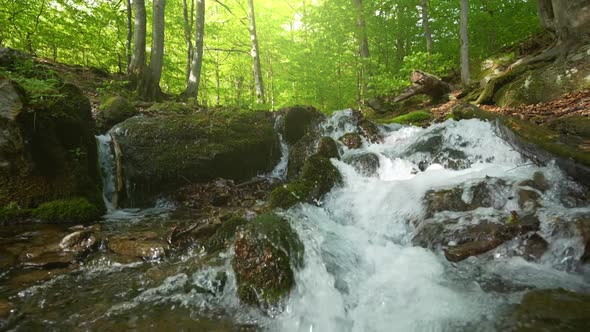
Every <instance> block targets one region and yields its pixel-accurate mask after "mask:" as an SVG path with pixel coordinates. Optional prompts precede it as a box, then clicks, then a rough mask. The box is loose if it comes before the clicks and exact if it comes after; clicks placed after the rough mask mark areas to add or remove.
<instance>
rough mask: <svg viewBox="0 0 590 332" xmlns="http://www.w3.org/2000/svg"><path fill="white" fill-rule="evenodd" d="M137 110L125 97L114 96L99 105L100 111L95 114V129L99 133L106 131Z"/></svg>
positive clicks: (133, 114)
mask: <svg viewBox="0 0 590 332" xmlns="http://www.w3.org/2000/svg"><path fill="white" fill-rule="evenodd" d="M137 114H138V112H137V110H136V109H135V106H133V104H131V103H130V102H129V101H128V100H127V99H126V98H124V97H121V96H115V97H111V98H109V99H107V100H106V101H105V102H104V103H102V104H101V105H100V112H99V113H98V115H97V116H96V129H97V131H98V132H99V133H101V134H102V133H106V132H107V131H109V129H111V128H112V127H113V126H114V125H116V124H118V123H121V122H123V121H125V120H127V119H129V118H130V117H132V116H135V115H137Z"/></svg>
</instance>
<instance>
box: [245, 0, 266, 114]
mask: <svg viewBox="0 0 590 332" xmlns="http://www.w3.org/2000/svg"><path fill="white" fill-rule="evenodd" d="M248 6H249V7H250V15H249V18H250V41H251V42H252V51H251V52H250V55H251V56H252V61H253V62H254V86H255V89H256V100H257V101H258V102H259V103H264V83H263V82H262V69H261V67H260V48H259V46H258V36H257V34H256V17H255V15H254V0H248Z"/></svg>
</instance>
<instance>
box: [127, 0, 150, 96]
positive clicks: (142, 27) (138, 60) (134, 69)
mask: <svg viewBox="0 0 590 332" xmlns="http://www.w3.org/2000/svg"><path fill="white" fill-rule="evenodd" d="M133 8H134V9H135V21H134V24H135V28H134V30H133V55H132V57H131V63H130V64H129V68H128V70H127V74H128V76H129V80H130V82H131V85H132V87H134V88H135V87H136V86H137V84H138V81H139V79H140V77H141V76H143V73H144V71H145V60H146V57H145V46H146V42H145V40H146V14H145V1H144V0H134V1H133Z"/></svg>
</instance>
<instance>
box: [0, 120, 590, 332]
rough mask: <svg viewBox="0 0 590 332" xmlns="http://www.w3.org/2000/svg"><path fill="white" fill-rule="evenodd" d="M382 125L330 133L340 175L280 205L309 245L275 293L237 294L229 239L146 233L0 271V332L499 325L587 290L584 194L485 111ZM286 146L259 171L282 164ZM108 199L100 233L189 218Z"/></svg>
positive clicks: (324, 129)
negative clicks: (167, 249) (204, 241)
mask: <svg viewBox="0 0 590 332" xmlns="http://www.w3.org/2000/svg"><path fill="white" fill-rule="evenodd" d="M354 122H355V119H354V116H353V112H352V111H350V110H346V111H339V112H335V113H334V114H333V115H332V116H331V117H329V118H327V119H326V120H324V121H323V123H321V125H320V130H321V133H322V134H323V135H324V136H330V137H333V138H335V139H338V138H340V137H341V136H343V135H344V134H346V133H350V132H354V131H355V130H357V129H356V124H355V123H354ZM379 130H380V131H381V132H382V134H383V141H382V142H378V143H370V142H369V141H367V140H364V141H363V142H362V147H361V148H360V149H354V150H353V149H348V148H347V147H345V146H344V145H343V144H342V143H338V148H339V150H340V154H341V160H337V159H332V160H331V162H332V163H333V164H334V165H335V166H336V168H337V169H338V170H339V172H340V173H341V174H342V183H341V185H338V186H336V187H334V188H333V189H332V190H331V191H330V192H329V193H328V194H327V195H326V196H325V197H324V198H323V199H322V200H321V201H317V202H315V204H310V203H301V204H297V205H295V206H293V207H291V208H289V209H287V210H280V211H281V212H278V213H279V214H280V215H281V216H283V217H285V218H286V219H287V220H288V221H289V223H290V225H291V227H292V228H293V229H294V230H295V231H296V233H297V235H298V236H299V238H300V239H301V242H302V243H303V245H304V248H305V249H304V255H303V256H304V257H303V262H304V263H303V264H302V265H301V266H300V267H299V268H295V270H294V272H295V273H294V279H295V285H296V286H295V288H294V289H293V290H292V291H291V293H290V294H289V296H288V297H287V298H285V299H284V300H283V301H281V302H280V303H279V304H277V305H276V306H271V307H266V308H264V310H261V309H258V308H255V307H252V306H247V305H243V304H240V301H239V299H238V296H237V286H236V278H235V274H234V270H233V269H232V265H231V262H230V261H231V257H232V256H233V255H234V246H232V247H230V248H229V249H228V250H226V251H224V252H222V253H220V254H216V255H215V256H214V257H208V256H207V255H206V253H204V252H203V250H202V249H201V248H199V247H198V246H193V247H190V248H189V249H187V250H181V251H177V252H172V253H170V254H168V255H167V256H166V257H164V255H161V253H160V252H159V251H158V249H157V248H158V247H157V246H155V247H152V250H154V251H153V252H152V254H153V255H152V257H151V259H145V260H142V261H132V262H126V261H124V260H121V259H120V258H117V257H115V255H113V253H112V252H110V251H109V250H108V249H107V248H106V245H105V244H104V243H102V244H100V246H99V248H98V250H96V251H94V252H91V253H90V254H89V255H88V256H87V257H85V258H84V259H83V260H81V261H80V263H79V264H78V265H77V266H76V267H75V268H71V267H65V266H64V267H61V266H60V267H58V268H59V269H65V270H66V271H62V273H58V275H57V276H56V277H52V276H51V272H47V271H46V270H38V269H30V268H27V267H22V266H14V267H12V268H10V269H6V270H1V271H3V272H2V273H1V274H0V281H1V282H0V295H1V296H0V298H8V299H9V300H10V302H11V303H12V309H11V310H12V314H11V315H10V318H9V319H8V320H7V321H6V322H5V323H3V324H4V325H0V330H4V329H5V330H11V331H36V330H39V331H40V330H43V331H63V330H71V331H77V330H80V331H82V330H93V331H94V330H104V331H106V330H129V329H131V330H137V331H147V330H153V331H170V330H185V331H254V330H268V331H313V332H315V331H322V332H324V331H326V332H327V331H509V330H522V329H526V328H527V327H532V328H533V329H534V328H539V326H541V327H542V326H543V325H535V324H539V323H540V324H545V323H547V322H548V321H541V322H539V321H534V320H532V321H527V320H526V317H524V316H522V313H523V312H526V310H527V308H526V307H523V306H525V305H527V304H528V305H531V306H533V307H534V306H535V305H536V304H537V303H549V302H547V301H550V300H546V298H545V297H544V296H545V295H546V293H543V290H553V289H560V288H562V289H567V290H568V291H567V292H566V291H565V290H563V292H564V294H562V296H561V299H562V300H563V299H565V300H567V298H568V297H572V296H573V297H575V295H571V294H574V293H587V292H589V291H590V273H589V272H590V271H588V266H587V265H586V266H584V265H582V262H581V257H582V256H583V254H584V245H583V242H582V238H581V236H580V235H579V234H580V233H579V230H578V229H577V228H576V225H577V222H578V220H580V219H583V218H588V215H590V205H588V201H587V200H585V199H581V198H580V197H583V194H582V193H583V190H584V189H583V188H582V187H581V186H580V185H578V184H576V183H574V182H572V181H571V180H569V179H568V177H567V176H566V175H565V174H564V172H563V171H562V170H560V168H559V167H558V166H556V165H555V164H554V163H548V164H547V165H538V164H536V163H533V162H531V161H530V160H528V159H526V158H525V157H523V155H521V154H520V153H519V152H518V151H517V150H516V149H515V148H514V147H513V146H512V145H511V144H509V142H507V141H506V140H504V139H502V138H501V137H500V135H498V133H497V128H496V125H495V124H493V123H489V122H483V121H480V120H476V119H473V120H463V121H454V120H448V121H446V122H444V123H439V124H434V125H432V126H430V127H427V128H420V127H411V126H401V125H397V124H392V125H383V126H381V127H380V128H379ZM98 141H99V143H100V145H101V146H102V148H99V153H100V156H99V157H100V160H101V166H102V169H103V180H104V184H105V185H104V188H105V197H108V200H112V199H113V186H114V181H116V180H117V179H116V174H113V169H114V167H113V160H114V157H113V156H112V155H110V153H111V151H112V150H111V149H109V148H105V146H106V147H108V144H109V141H108V139H107V138H105V136H102V137H101V136H99V137H98ZM282 147H283V149H282V153H283V157H282V159H281V161H280V162H279V164H278V165H277V167H276V168H275V170H274V171H273V172H272V173H270V174H268V175H266V177H267V178H273V177H274V178H281V177H282V176H284V174H285V173H286V167H287V162H286V160H287V155H286V154H287V153H289V151H288V150H289V149H288V147H287V145H286V144H284V142H283V145H282ZM109 205H110V207H111V208H110V209H109V212H108V213H107V214H106V215H105V216H104V217H103V220H102V221H100V223H99V224H98V225H96V226H92V227H97V230H96V232H97V233H99V234H101V237H102V238H107V237H108V238H113V237H117V236H128V235H129V234H136V236H139V235H137V234H140V235H141V236H144V237H145V238H146V239H148V240H149V239H150V238H153V237H155V236H154V235H151V234H156V236H157V235H161V234H166V233H168V232H169V231H170V229H172V228H173V227H175V226H178V225H190V224H191V222H192V221H193V220H194V219H195V218H196V217H195V216H194V215H192V214H191V213H192V212H190V210H188V209H186V208H184V207H176V206H175V205H174V204H172V203H170V202H167V201H164V200H161V201H160V202H159V203H158V205H157V206H156V207H154V208H151V209H142V210H139V209H119V210H117V209H114V208H113V206H116V204H115V205H113V204H112V202H109V204H107V206H109ZM70 226H72V225H63V224H57V225H48V226H42V227H41V226H39V225H35V224H23V225H15V226H7V227H4V228H1V229H0V244H1V245H2V247H3V248H9V247H13V248H14V247H19V246H21V247H22V246H29V247H32V246H39V245H45V244H48V243H51V242H52V241H56V239H57V241H59V239H61V238H62V237H63V236H64V235H65V234H67V233H69V232H71V231H72V230H73V229H71V228H70ZM68 228H70V229H68ZM154 248H156V249H154ZM477 254H479V255H477ZM58 271H59V270H58ZM33 280H34V282H33ZM39 280H41V281H39ZM43 280H44V281H43ZM532 291H538V293H536V296H537V298H536V299H537V300H535V298H534V296H531V295H530V294H531V292H532ZM547 292H548V293H547V294H549V295H547V296H548V297H549V296H550V294H551V292H558V295H559V292H560V291H547ZM571 292H574V293H571ZM525 294H529V295H528V297H527V295H525ZM532 294H535V293H534V292H532ZM544 294H545V295H544ZM558 297H559V296H558ZM543 301H545V302H543ZM586 301H587V300H586ZM566 302H567V301H566ZM519 304H520V305H519ZM0 305H2V303H0ZM569 308H571V307H568V306H566V305H564V306H561V308H559V307H554V308H552V309H551V310H552V312H553V316H552V318H551V320H549V323H551V324H552V325H551V326H554V327H555V326H566V327H568V328H572V327H573V328H574V329H576V328H578V329H580V330H583V328H584V325H583V324H585V322H586V323H587V320H586V321H585V322H584V321H581V322H580V321H576V318H571V317H570V316H571V315H572V311H571V309H569ZM576 308H577V309H578V310H585V309H583V308H588V304H587V302H586V303H580V304H579V305H576ZM523 317H524V318H523ZM586 318H587V315H586ZM0 324H2V323H0ZM527 324H532V325H527ZM560 324H561V325H560ZM576 324H577V325H576Z"/></svg>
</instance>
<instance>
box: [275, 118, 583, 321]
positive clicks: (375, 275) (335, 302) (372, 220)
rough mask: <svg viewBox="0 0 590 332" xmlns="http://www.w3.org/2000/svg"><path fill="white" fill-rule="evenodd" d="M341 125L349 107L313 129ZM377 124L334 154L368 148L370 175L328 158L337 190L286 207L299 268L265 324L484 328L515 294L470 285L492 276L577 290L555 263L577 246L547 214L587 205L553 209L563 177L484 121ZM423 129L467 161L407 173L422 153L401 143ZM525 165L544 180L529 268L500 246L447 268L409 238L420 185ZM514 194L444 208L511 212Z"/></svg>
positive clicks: (524, 173) (521, 174)
mask: <svg viewBox="0 0 590 332" xmlns="http://www.w3.org/2000/svg"><path fill="white" fill-rule="evenodd" d="M350 121H352V120H351V118H350V111H344V112H340V113H337V114H336V115H335V116H333V117H332V118H331V119H330V120H329V121H328V122H327V123H326V124H324V126H323V127H324V129H326V128H328V130H327V132H326V133H327V134H329V135H330V136H332V137H334V138H338V137H339V136H341V135H343V134H344V133H346V131H350V130H351V125H350V123H349V122H350ZM389 130H390V132H388V133H386V136H385V142H384V143H383V144H368V143H367V142H365V144H364V146H363V148H362V149H361V150H360V151H358V150H355V151H352V150H350V151H344V155H343V159H344V160H346V157H347V155H351V154H362V153H366V152H371V153H375V154H377V155H378V157H379V161H380V167H379V168H378V170H377V172H376V174H374V175H373V176H370V177H367V176H364V175H363V174H361V173H359V172H358V171H357V170H355V169H354V168H353V167H351V166H350V165H347V164H346V163H344V162H342V161H335V160H333V163H334V164H335V165H336V166H337V167H338V169H339V170H340V172H341V173H342V174H343V177H344V184H343V186H341V187H338V188H335V189H334V190H333V191H332V192H331V193H330V194H328V196H327V197H326V198H325V199H324V202H323V205H322V206H321V207H316V206H312V205H309V204H305V205H301V206H298V207H294V208H292V209H291V210H289V211H288V212H287V213H286V216H287V217H288V218H289V220H290V221H291V224H292V226H294V227H295V228H296V229H297V231H298V233H299V235H300V236H301V237H302V240H303V242H304V243H305V253H306V255H305V261H306V263H305V267H304V268H303V269H302V270H301V271H299V272H298V273H297V288H296V289H295V291H294V292H293V293H292V295H291V297H290V299H289V300H288V304H287V306H286V310H285V312H284V313H282V314H281V315H279V316H278V317H277V318H276V319H275V320H274V321H272V322H269V325H268V327H269V329H270V330H280V331H322V332H324V331H444V330H449V331H455V330H466V331H474V330H483V331H487V330H493V329H494V326H495V325H494V324H495V322H496V320H497V319H499V318H501V316H502V315H503V312H502V309H503V308H504V305H505V304H508V303H517V302H518V301H519V300H520V296H522V292H515V293H511V294H502V293H501V292H494V291H486V290H484V289H483V288H484V287H483V286H482V285H481V283H485V282H486V281H488V282H491V280H494V279H497V281H498V282H499V283H504V282H505V283H510V284H516V285H518V286H523V288H527V287H541V288H551V287H565V288H570V289H578V290H579V289H586V290H587V289H588V286H589V284H588V281H589V280H588V278H586V279H584V277H583V276H581V275H579V274H573V273H568V272H565V271H564V270H565V269H566V267H564V265H563V264H562V263H563V261H564V260H568V259H569V260H570V261H571V260H574V261H575V260H577V259H578V258H579V257H580V255H581V250H582V247H581V244H580V242H577V241H575V240H574V241H572V240H562V239H560V238H559V235H556V234H555V232H553V231H554V229H553V228H552V225H551V220H553V219H554V215H556V214H558V215H559V216H560V218H565V219H568V218H573V217H575V216H576V215H578V214H582V213H588V211H589V209H588V206H585V207H582V208H577V209H568V208H566V207H565V206H564V205H563V203H562V202H561V201H560V192H561V191H563V190H565V188H570V187H575V184H573V183H570V182H569V181H568V180H566V178H565V177H564V175H563V173H562V172H561V171H560V170H559V169H558V168H557V167H555V166H553V165H550V166H548V167H543V168H539V167H536V166H533V165H530V164H528V162H527V161H526V160H524V159H523V158H522V157H521V156H520V154H519V153H517V152H515V151H514V150H513V149H512V147H510V146H508V145H507V144H506V142H504V141H503V140H502V139H500V138H499V137H498V136H497V135H496V134H495V131H494V127H493V125H492V124H489V123H485V122H481V121H478V120H469V121H461V122H455V121H447V122H446V123H443V124H438V125H434V126H432V127H429V128H427V129H422V128H416V127H404V128H400V127H399V126H392V127H391V128H390V129H389ZM433 136H440V137H442V149H439V150H444V148H445V147H448V148H450V149H454V150H458V151H462V152H463V153H464V154H465V159H464V161H468V163H469V164H470V165H471V166H470V167H469V168H466V169H463V170H452V169H447V168H444V167H443V166H442V165H440V164H432V165H430V166H429V167H428V168H427V169H426V170H425V171H424V172H420V171H418V163H419V162H420V161H421V159H424V158H428V155H426V154H420V153H419V152H418V153H415V152H414V153H413V151H411V149H412V146H416V144H417V143H420V142H425V141H427V140H428V139H429V138H431V137H433ZM442 154H444V152H443V153H442ZM431 157H432V156H431ZM439 160H441V161H442V162H443V163H444V161H445V160H446V159H445V157H442V158H439ZM536 171H542V172H543V173H544V175H545V177H546V178H547V180H548V181H549V182H550V183H551V184H552V189H551V190H550V191H549V192H547V193H546V194H545V195H543V196H542V206H543V207H542V208H539V209H537V212H536V213H537V217H539V219H540V220H541V224H542V226H541V229H542V233H544V234H543V236H544V237H545V238H546V239H547V241H548V242H549V243H550V247H549V250H548V252H547V253H546V254H545V255H544V256H543V258H542V259H541V262H540V264H536V263H529V262H527V261H525V260H524V259H522V258H520V257H512V255H511V254H510V245H511V244H510V243H508V244H506V245H504V246H501V247H500V248H498V249H496V250H495V251H494V252H493V253H492V254H488V255H487V256H485V257H483V258H470V259H468V260H467V261H465V262H462V263H459V264H451V263H449V262H447V261H446V260H445V258H444V256H443V255H442V254H441V253H436V252H433V251H431V250H427V249H423V248H420V247H415V246H413V245H412V243H411V239H412V237H413V235H414V227H413V226H412V224H411V221H415V220H420V219H421V218H424V217H425V216H424V215H425V212H424V206H423V197H424V195H425V193H426V192H427V191H428V190H431V189H443V188H453V187H456V186H466V187H468V186H469V185H470V184H471V183H474V182H477V181H481V180H485V179H486V177H498V178H502V179H504V180H505V181H506V182H507V183H517V182H519V181H522V180H526V179H530V178H531V177H532V176H533V173H534V172H536ZM507 190H508V191H510V188H509V189H507ZM515 194H516V193H515V192H514V193H512V192H498V193H494V195H496V196H497V197H494V201H495V206H494V208H479V209H477V210H476V211H471V212H466V213H455V214H456V215H455V217H461V216H467V215H471V216H475V220H477V219H478V217H483V216H493V215H498V214H509V213H510V211H512V210H516V211H517V212H519V213H521V211H520V209H519V207H518V204H517V203H516V202H514V200H511V199H508V198H507V197H510V196H515ZM467 199H469V198H467ZM443 217H444V216H443ZM586 275H587V274H586Z"/></svg>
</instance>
